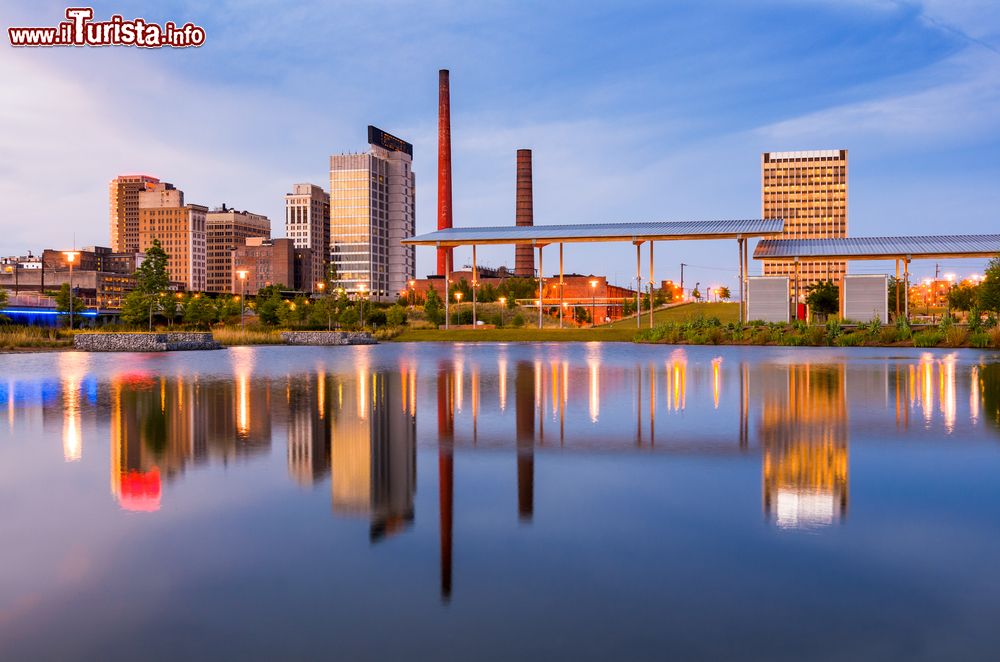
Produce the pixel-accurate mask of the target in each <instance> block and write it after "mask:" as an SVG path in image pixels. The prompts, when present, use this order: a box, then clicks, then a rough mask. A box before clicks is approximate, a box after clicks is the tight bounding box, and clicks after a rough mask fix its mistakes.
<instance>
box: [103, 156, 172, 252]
mask: <svg viewBox="0 0 1000 662" xmlns="http://www.w3.org/2000/svg"><path fill="white" fill-rule="evenodd" d="M159 183H160V180H159V179H157V178H156V177H150V176H149V175H118V176H117V177H115V178H114V179H112V180H111V183H110V184H109V185H108V198H109V210H110V214H109V218H110V237H111V250H112V251H114V252H115V253H134V252H136V251H138V250H139V193H140V192H142V191H146V190H148V189H150V188H152V187H153V186H154V185H155V184H159Z"/></svg>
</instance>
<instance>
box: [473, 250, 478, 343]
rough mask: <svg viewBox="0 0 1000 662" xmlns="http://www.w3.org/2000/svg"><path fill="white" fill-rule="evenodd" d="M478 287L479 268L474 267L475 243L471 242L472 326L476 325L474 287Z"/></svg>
mask: <svg viewBox="0 0 1000 662" xmlns="http://www.w3.org/2000/svg"><path fill="white" fill-rule="evenodd" d="M478 287H479V269H477V268H476V245H475V244H472V328H473V329H475V328H477V327H476V288H478Z"/></svg>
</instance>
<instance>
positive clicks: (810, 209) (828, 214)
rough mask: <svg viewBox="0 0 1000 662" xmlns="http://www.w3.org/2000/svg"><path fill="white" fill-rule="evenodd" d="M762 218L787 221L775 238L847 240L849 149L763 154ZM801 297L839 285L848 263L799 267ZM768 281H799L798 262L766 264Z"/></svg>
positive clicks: (800, 265)
mask: <svg viewBox="0 0 1000 662" xmlns="http://www.w3.org/2000/svg"><path fill="white" fill-rule="evenodd" d="M761 209H762V211H761V214H762V218H783V219H784V220H785V228H784V231H783V232H782V233H781V234H780V235H777V236H776V237H774V238H775V239H829V238H835V237H846V236H847V150H846V149H829V150H815V151H806V152H764V153H763V154H762V155H761ZM797 268H798V280H799V283H800V290H799V291H800V298H803V297H804V296H805V292H806V289H807V288H808V287H809V285H812V284H814V283H817V282H819V281H823V280H832V281H833V282H835V283H839V282H840V281H841V279H842V278H843V276H844V274H845V273H846V272H847V263H846V262H843V261H836V260H824V261H803V262H799V263H798V267H797ZM764 275H765V276H788V277H789V278H791V279H793V280H794V279H795V276H796V263H794V262H768V261H766V260H765V261H764Z"/></svg>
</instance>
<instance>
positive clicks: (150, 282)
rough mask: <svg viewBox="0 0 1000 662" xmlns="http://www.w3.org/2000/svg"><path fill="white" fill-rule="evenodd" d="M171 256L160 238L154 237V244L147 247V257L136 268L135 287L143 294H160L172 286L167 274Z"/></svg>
mask: <svg viewBox="0 0 1000 662" xmlns="http://www.w3.org/2000/svg"><path fill="white" fill-rule="evenodd" d="M169 259H170V258H169V256H168V255H167V253H166V251H164V250H163V247H162V246H161V245H160V240H159V239H153V245H152V246H150V247H149V248H147V249H146V257H145V258H144V259H143V261H142V264H140V265H139V268H138V269H136V270H135V288H136V289H137V290H139V291H140V292H142V293H143V294H159V293H160V292H165V291H166V289H167V287H169V286H170V277H169V275H168V274H167V261H168V260H169Z"/></svg>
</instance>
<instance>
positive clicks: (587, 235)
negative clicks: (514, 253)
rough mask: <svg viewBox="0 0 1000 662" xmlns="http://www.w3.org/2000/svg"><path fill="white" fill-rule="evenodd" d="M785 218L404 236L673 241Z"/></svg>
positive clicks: (417, 242) (752, 233)
mask: <svg viewBox="0 0 1000 662" xmlns="http://www.w3.org/2000/svg"><path fill="white" fill-rule="evenodd" d="M784 225H785V222H784V221H783V220H781V219H746V220H732V221H662V222H661V221H657V222H647V223H579V224H572V225H531V226H520V227H518V226H516V225H505V226H501V227H488V228H476V227H461V228H449V229H447V230H437V231H435V232H428V233H427V234H421V235H417V236H415V237H410V238H409V239H404V240H403V243H404V244H412V245H414V246H469V245H472V244H478V245H482V244H537V245H543V246H544V245H546V244H554V243H570V242H584V241H653V240H655V241H671V240H679V239H739V238H741V237H742V238H747V237H766V236H771V235H775V234H778V233H779V232H781V230H782V228H784Z"/></svg>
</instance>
